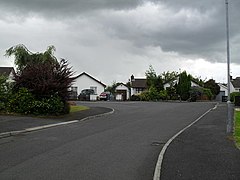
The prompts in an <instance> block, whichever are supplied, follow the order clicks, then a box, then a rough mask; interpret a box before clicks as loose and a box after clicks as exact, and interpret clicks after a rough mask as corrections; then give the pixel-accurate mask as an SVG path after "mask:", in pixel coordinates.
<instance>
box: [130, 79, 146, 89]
mask: <svg viewBox="0 0 240 180" xmlns="http://www.w3.org/2000/svg"><path fill="white" fill-rule="evenodd" d="M132 88H147V79H134V80H133V81H132Z"/></svg>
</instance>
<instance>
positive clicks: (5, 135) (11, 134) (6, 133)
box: [0, 108, 115, 139]
mask: <svg viewBox="0 0 240 180" xmlns="http://www.w3.org/2000/svg"><path fill="white" fill-rule="evenodd" d="M109 109H111V111H110V112H106V113H102V114H97V115H93V116H88V117H85V118H83V119H80V120H72V121H66V122H60V123H54V124H48V125H43V126H37V127H32V128H26V129H23V130H19V131H9V132H4V133H0V139H2V138H7V137H10V136H15V135H18V134H22V133H28V132H33V131H39V130H42V129H47V128H51V127H56V126H62V125H67V124H73V123H78V122H83V121H86V120H89V119H93V118H97V117H102V116H107V115H110V114H113V113H114V111H115V110H114V109H113V108H109Z"/></svg>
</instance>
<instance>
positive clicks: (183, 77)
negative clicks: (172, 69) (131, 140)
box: [177, 71, 191, 101]
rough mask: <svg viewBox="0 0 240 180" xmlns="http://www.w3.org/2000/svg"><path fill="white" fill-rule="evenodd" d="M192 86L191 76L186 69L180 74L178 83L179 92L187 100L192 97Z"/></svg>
mask: <svg viewBox="0 0 240 180" xmlns="http://www.w3.org/2000/svg"><path fill="white" fill-rule="evenodd" d="M190 88H191V76H190V75H188V74H187V72H186V71H183V72H182V73H181V74H180V75H179V80H178V84H177V93H178V94H179V95H180V97H181V99H182V100H184V101H185V100H187V99H188V98H189V97H190V93H189V92H190Z"/></svg>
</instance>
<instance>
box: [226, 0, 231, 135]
mask: <svg viewBox="0 0 240 180" xmlns="http://www.w3.org/2000/svg"><path fill="white" fill-rule="evenodd" d="M225 4H226V35H227V80H228V82H227V89H228V99H227V109H228V110H227V111H228V114H227V133H231V132H232V114H231V102H230V83H231V82H230V48H229V18H228V0H225Z"/></svg>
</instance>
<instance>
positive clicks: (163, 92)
mask: <svg viewBox="0 0 240 180" xmlns="http://www.w3.org/2000/svg"><path fill="white" fill-rule="evenodd" d="M159 96H160V99H162V100H166V99H167V98H168V93H167V91H166V90H162V91H160V93H159Z"/></svg>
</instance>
